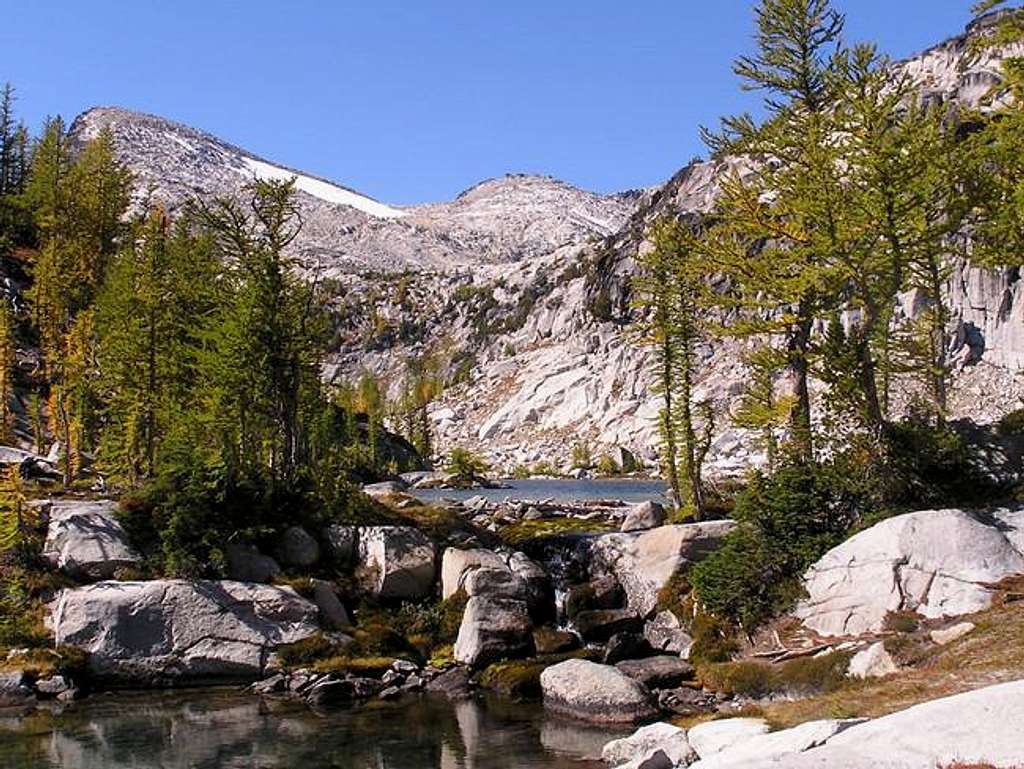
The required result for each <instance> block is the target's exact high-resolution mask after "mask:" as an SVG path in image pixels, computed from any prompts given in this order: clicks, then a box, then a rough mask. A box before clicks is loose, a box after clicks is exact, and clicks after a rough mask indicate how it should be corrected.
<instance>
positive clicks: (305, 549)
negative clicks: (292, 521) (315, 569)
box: [277, 526, 320, 569]
mask: <svg viewBox="0 0 1024 769" xmlns="http://www.w3.org/2000/svg"><path fill="white" fill-rule="evenodd" d="M277 557H278V559H279V560H280V561H281V563H283V564H284V565H285V566H286V567H293V568H296V569H308V568H309V567H310V566H313V565H315V564H316V562H317V561H319V560H320V545H319V544H317V541H316V540H315V539H313V536H312V535H311V534H310V533H309V532H308V531H306V530H305V529H304V528H302V527H301V526H289V527H288V528H287V529H285V530H284V533H283V534H282V535H281V541H280V542H278V543H277Z"/></svg>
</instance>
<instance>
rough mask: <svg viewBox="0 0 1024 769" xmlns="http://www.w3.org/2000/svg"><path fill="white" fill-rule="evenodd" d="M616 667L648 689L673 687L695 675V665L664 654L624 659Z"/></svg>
mask: <svg viewBox="0 0 1024 769" xmlns="http://www.w3.org/2000/svg"><path fill="white" fill-rule="evenodd" d="M615 667H617V668H618V669H619V670H621V671H622V672H623V673H625V674H626V675H627V676H629V677H630V678H632V679H633V680H634V681H639V682H640V683H642V684H643V685H644V686H646V687H647V688H648V689H671V688H673V687H676V686H679V684H681V683H682V682H683V681H689V680H692V679H693V677H694V675H695V671H694V669H693V665H691V664H690V663H689V662H686V661H685V660H681V659H679V657H668V656H664V655H662V656H658V657H646V658H644V659H638V660H623V661H622V662H618V663H616V665H615Z"/></svg>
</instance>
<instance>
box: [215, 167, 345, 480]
mask: <svg viewBox="0 0 1024 769" xmlns="http://www.w3.org/2000/svg"><path fill="white" fill-rule="evenodd" d="M248 193H249V196H250V197H249V201H248V210H246V209H243V208H242V207H241V206H240V205H239V204H238V203H236V202H234V201H230V200H219V201H215V202H214V203H212V204H206V203H202V202H199V203H197V205H196V213H197V217H198V221H199V222H200V223H201V224H202V225H203V227H204V228H205V229H206V231H207V232H208V233H209V236H210V237H211V239H212V240H213V242H214V244H215V246H216V249H217V251H218V253H219V255H220V257H221V258H222V259H223V260H224V261H225V263H226V265H227V275H226V279H227V281H228V282H229V283H230V295H229V297H228V300H227V302H225V303H224V306H223V307H222V309H221V311H220V312H218V313H217V315H216V317H215V318H213V319H212V323H211V324H210V325H209V327H208V332H207V338H206V340H205V341H206V344H207V349H206V350H205V351H204V354H203V356H202V357H201V359H200V365H201V366H202V367H203V368H204V372H203V376H204V377H205V379H206V382H208V383H209V385H210V386H209V390H208V393H207V394H206V397H207V400H208V403H207V405H206V409H207V414H208V415H209V417H210V420H211V423H212V426H213V427H214V429H215V432H216V434H218V435H219V436H220V438H221V442H222V445H223V449H224V452H225V454H226V461H227V462H228V464H229V465H233V466H235V467H237V468H239V470H241V471H242V473H243V474H245V475H249V476H251V477H258V476H263V475H267V476H269V478H270V479H271V480H272V481H273V482H275V483H284V484H289V483H292V482H294V481H295V480H296V478H297V474H298V471H299V470H300V468H301V466H302V462H303V459H304V458H305V456H306V455H307V454H308V453H309V451H310V450H311V446H310V444H309V438H310V436H309V434H308V432H307V427H308V422H309V418H310V414H311V413H312V412H315V411H316V410H318V409H321V408H323V407H324V404H325V403H326V398H325V397H324V393H323V387H322V384H321V381H320V370H319V367H320V363H321V360H320V358H321V354H322V348H323V339H324V328H323V316H322V314H321V313H320V311H319V305H318V303H317V301H316V286H315V285H314V284H310V283H308V282H306V281H304V280H302V279H301V278H300V277H299V276H298V275H297V268H298V263H297V262H296V260H295V258H294V257H292V256H290V255H289V250H288V247H289V246H290V245H291V243H292V241H293V240H294V239H295V237H296V236H297V235H298V232H299V228H300V227H301V218H300V217H299V212H298V208H297V206H296V203H295V200H294V184H293V182H263V181H257V182H255V183H253V184H252V185H250V187H249V188H248Z"/></svg>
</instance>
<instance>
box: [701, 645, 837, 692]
mask: <svg viewBox="0 0 1024 769" xmlns="http://www.w3.org/2000/svg"><path fill="white" fill-rule="evenodd" d="M849 666H850V654H849V653H846V652H834V653H832V654H826V655H824V656H822V657H801V658H799V659H794V660H790V661H788V662H784V663H782V664H780V665H775V664H772V663H769V662H761V661H754V660H744V661H741V662H724V663H716V664H707V665H703V666H701V668H700V670H699V672H700V679H701V681H702V682H703V684H704V685H705V686H706V687H708V688H709V689H712V690H714V691H717V692H721V693H723V694H729V695H733V696H737V697H749V698H751V699H759V698H761V697H767V696H768V695H771V694H785V695H789V696H800V697H805V696H810V695H813V694H821V693H828V692H833V691H835V690H836V689H838V688H839V687H840V686H842V685H843V684H844V683H845V682H846V680H847V679H846V671H847V669H848V668H849Z"/></svg>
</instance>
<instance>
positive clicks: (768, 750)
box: [691, 719, 863, 769]
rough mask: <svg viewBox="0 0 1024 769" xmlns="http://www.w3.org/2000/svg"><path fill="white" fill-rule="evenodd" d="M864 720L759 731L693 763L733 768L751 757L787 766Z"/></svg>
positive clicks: (704, 768) (714, 768)
mask: <svg viewBox="0 0 1024 769" xmlns="http://www.w3.org/2000/svg"><path fill="white" fill-rule="evenodd" d="M860 723H863V719H849V720H842V721H840V720H825V721H808V722H807V723H804V724H800V725H799V726H795V727H793V728H792V729H783V730H781V731H778V732H770V733H768V734H756V735H753V736H750V737H747V738H745V739H741V740H739V741H738V742H736V743H734V744H733V745H732V746H731V747H728V748H725V749H724V750H721V751H719V752H716V753H713V754H711V755H708V756H707V757H706V758H702V759H701V760H700V761H697V762H696V763H694V764H691V766H692V767H695V768H696V769H731V767H733V766H736V765H737V764H738V763H739V762H741V761H747V760H750V759H757V760H758V761H762V762H764V763H768V762H771V761H777V762H778V765H779V766H785V765H786V764H785V762H784V761H782V760H781V759H783V758H785V757H788V756H792V755H793V754H794V753H802V752H804V751H806V750H811V749H812V748H816V747H818V746H820V745H824V744H825V743H826V742H827V741H828V740H830V739H832V738H833V737H834V736H836V735H837V734H839V733H840V732H842V731H845V730H846V729H849V728H850V727H852V726H856V725H857V724H860Z"/></svg>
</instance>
